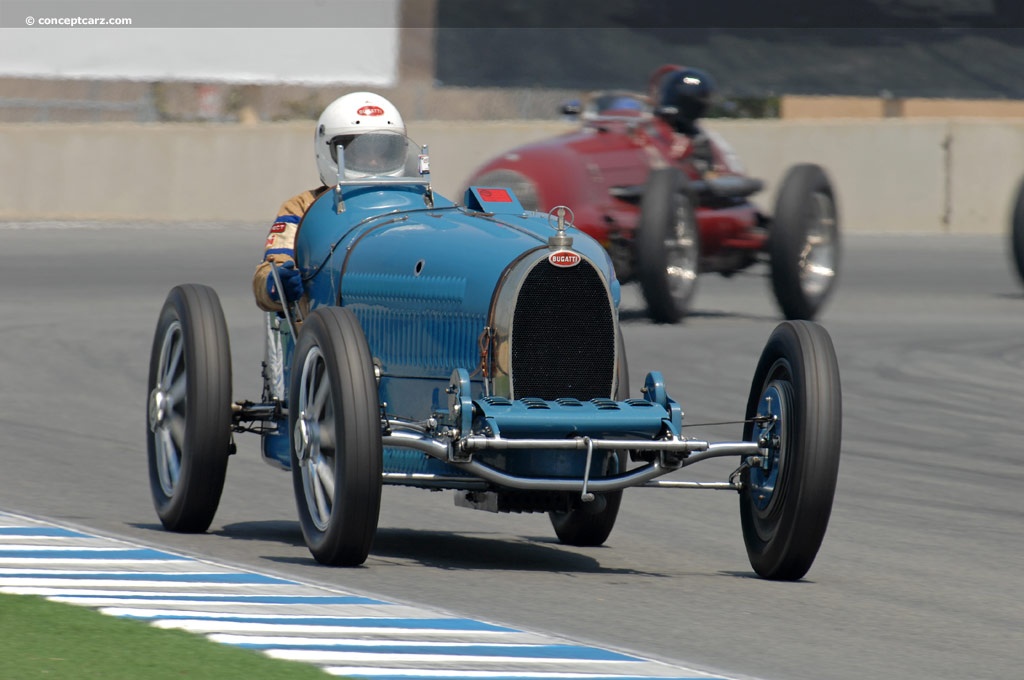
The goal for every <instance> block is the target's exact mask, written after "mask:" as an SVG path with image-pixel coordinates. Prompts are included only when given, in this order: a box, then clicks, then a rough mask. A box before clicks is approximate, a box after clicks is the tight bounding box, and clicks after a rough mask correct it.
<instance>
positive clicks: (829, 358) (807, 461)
mask: <svg viewBox="0 0 1024 680" xmlns="http://www.w3.org/2000/svg"><path fill="white" fill-rule="evenodd" d="M769 398H770V401H769ZM769 412H770V413H771V414H774V415H776V416H778V420H777V421H776V423H775V424H774V425H773V426H772V427H770V428H769V429H768V430H762V428H761V427H760V426H757V427H755V425H754V424H753V423H752V422H750V419H751V418H753V417H755V416H756V415H758V414H768V413H769ZM746 418H747V421H748V422H747V423H746V425H745V426H744V430H743V439H744V440H745V441H757V440H758V439H759V438H760V436H761V435H764V434H767V436H768V437H769V439H770V440H774V442H773V444H772V445H771V446H769V449H768V455H767V456H765V460H766V463H765V464H764V465H759V464H758V463H756V462H753V461H751V460H750V459H747V460H746V461H745V462H747V463H750V466H749V467H745V468H744V470H743V472H742V473H741V475H740V479H741V481H742V484H743V488H742V490H741V491H740V520H741V524H742V526H743V540H744V543H745V544H746V548H747V556H748V558H749V559H750V565H751V566H752V567H753V568H754V571H756V572H757V573H758V574H759V575H760V576H762V577H764V578H766V579H771V580H777V581H795V580H797V579H800V578H803V576H804V575H805V574H806V573H807V570H808V569H810V568H811V564H812V563H813V562H814V558H815V556H816V555H817V553H818V549H819V548H820V547H821V542H822V540H823V539H824V537H825V530H826V528H827V527H828V519H829V515H830V514H831V511H832V499H833V497H834V495H835V488H836V477H837V475H838V473H839V449H840V443H841V440H842V393H841V390H840V384H839V365H838V362H837V360H836V354H835V349H834V347H833V345H832V340H831V338H830V337H829V335H828V333H827V332H826V331H825V329H824V328H822V327H821V326H819V325H818V324H816V323H813V322H811V321H786V322H783V323H781V324H779V325H778V326H777V327H776V328H775V330H774V331H773V332H772V334H771V337H769V339H768V342H767V344H766V345H765V347H764V350H763V352H762V353H761V359H760V361H759V362H758V364H757V370H756V371H755V373H754V379H753V382H752V383H751V386H750V397H749V399H748V401H747V411H746ZM775 437H777V439H774V438H775Z"/></svg>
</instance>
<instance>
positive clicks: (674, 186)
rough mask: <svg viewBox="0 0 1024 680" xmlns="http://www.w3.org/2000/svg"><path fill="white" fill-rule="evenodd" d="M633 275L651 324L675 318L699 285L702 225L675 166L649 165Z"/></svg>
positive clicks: (666, 321) (635, 244)
mask: <svg viewBox="0 0 1024 680" xmlns="http://www.w3.org/2000/svg"><path fill="white" fill-rule="evenodd" d="M633 247H634V248H635V252H636V268H635V271H636V278H637V280H638V281H639V282H640V289H641V290H642V291H643V294H644V299H645V300H646V301H647V314H648V316H650V317H651V320H653V321H654V322H655V323H676V322H678V321H679V320H680V319H682V318H683V317H684V316H686V312H687V311H688V310H689V308H690V300H691V298H693V294H694V292H695V291H696V289H697V274H698V271H699V263H700V229H699V227H698V224H697V212H696V209H695V208H694V199H693V195H692V192H691V191H690V190H689V187H688V186H687V183H686V180H685V179H684V178H683V175H682V173H681V172H679V170H677V169H675V168H660V169H657V170H652V171H651V174H650V177H648V179H647V186H646V187H645V188H644V195H643V198H642V199H641V200H640V222H639V225H638V226H637V231H636V236H635V237H634V244H633Z"/></svg>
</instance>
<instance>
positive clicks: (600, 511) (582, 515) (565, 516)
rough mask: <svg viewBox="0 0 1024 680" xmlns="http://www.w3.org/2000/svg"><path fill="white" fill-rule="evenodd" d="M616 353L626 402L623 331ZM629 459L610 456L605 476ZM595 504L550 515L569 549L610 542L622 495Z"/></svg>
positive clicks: (620, 398)
mask: <svg viewBox="0 0 1024 680" xmlns="http://www.w3.org/2000/svg"><path fill="white" fill-rule="evenodd" d="M615 352H616V354H617V355H618V357H619V368H618V376H617V383H618V388H617V390H616V395H615V398H616V400H617V401H623V400H625V399H628V398H629V367H628V365H627V363H626V346H625V344H624V343H623V340H622V331H621V330H620V331H619V332H618V336H617V338H616V341H615ZM628 459H629V455H628V453H627V452H626V451H613V452H611V453H609V454H607V457H606V458H605V460H604V465H603V469H602V474H603V475H609V474H616V473H619V472H623V471H624V470H625V469H626V461H627V460H628ZM595 496H597V497H596V498H595V499H594V500H593V501H590V502H588V503H581V504H580V506H579V507H576V508H574V509H572V510H569V511H568V512H551V513H548V516H549V517H550V518H551V526H553V527H554V528H555V535H556V536H558V540H559V541H561V542H562V543H565V544H566V545H576V546H598V545H602V544H604V542H605V541H606V540H608V536H609V535H610V534H611V533H612V529H613V528H614V527H615V520H616V518H617V517H618V516H619V506H620V505H621V503H622V491H612V492H611V493H603V494H595Z"/></svg>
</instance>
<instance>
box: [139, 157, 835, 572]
mask: <svg viewBox="0 0 1024 680" xmlns="http://www.w3.org/2000/svg"><path fill="white" fill-rule="evenodd" d="M404 142H405V143H407V144H408V148H409V152H410V162H409V163H407V168H408V169H407V170H406V171H405V173H404V174H403V176H399V177H391V176H388V177H370V178H365V177H364V178H361V179H358V180H346V179H344V177H345V172H344V168H345V164H344V157H345V155H347V154H348V153H349V152H350V151H352V150H351V149H346V150H345V152H344V153H343V154H342V157H341V158H340V159H339V167H340V168H342V170H341V171H339V181H338V185H337V187H336V188H335V189H334V191H329V192H326V193H325V194H323V195H322V196H321V197H320V198H319V199H318V200H317V201H316V202H315V203H314V204H313V206H312V207H311V208H310V209H309V211H308V212H307V213H306V215H305V217H304V218H303V220H302V222H301V224H300V226H299V230H298V235H297V240H296V263H297V266H298V267H299V269H300V270H301V272H302V275H303V280H304V283H305V288H306V291H307V297H306V298H305V299H303V300H302V301H300V303H299V304H296V305H290V306H289V307H288V308H287V309H286V310H285V312H284V313H278V314H275V313H267V314H266V316H265V323H264V327H265V331H266V355H265V359H264V361H263V385H264V388H263V394H262V396H261V398H260V399H259V400H240V401H233V400H232V394H231V391H232V386H231V353H230V346H229V340H228V333H227V325H226V322H225V318H224V313H223V310H222V308H221V305H220V301H219V298H218V296H217V294H216V292H215V291H214V290H213V289H212V288H210V287H207V286H203V285H196V284H184V285H179V286H176V287H175V288H173V289H172V290H171V291H170V293H169V294H168V296H167V299H166V301H165V303H164V306H163V308H162V310H161V313H160V317H159V321H158V323H157V327H156V333H155V337H154V341H153V348H152V354H151V362H150V371H149V385H148V387H149V397H148V428H147V440H148V441H147V443H148V458H149V471H150V475H149V476H150V486H151V490H152V495H153V500H154V504H155V506H156V511H157V514H158V516H159V517H160V520H161V522H162V523H163V525H164V526H165V527H166V528H167V529H168V530H171V531H179V532H202V531H205V530H206V529H207V528H208V527H209V526H210V524H211V522H212V521H213V517H214V514H215V513H216V510H217V506H218V503H219V501H220V496H221V492H222V489H223V485H224V479H225V475H226V470H227V461H228V457H229V456H230V455H231V454H232V453H234V451H235V445H234V439H233V437H234V434H235V433H242V432H250V433H256V434H258V435H259V436H260V437H261V445H262V449H261V450H262V455H263V457H264V459H265V460H266V461H267V462H269V463H271V464H272V465H274V466H275V467H278V468H281V469H285V470H290V472H291V475H292V479H293V483H294V484H293V485H294V492H295V499H296V504H297V506H298V515H299V520H300V524H301V526H302V532H303V535H304V537H305V541H306V544H307V546H308V547H309V550H310V552H311V553H312V555H313V557H314V558H315V559H316V560H317V561H319V562H321V563H324V564H330V565H358V564H361V563H363V562H364V561H365V560H366V558H367V556H368V554H369V551H370V549H371V546H372V543H373V539H374V534H375V532H376V529H377V521H378V512H379V508H380V499H381V488H382V485H383V484H393V485H404V486H413V487H420V488H427V489H448V490H453V491H454V493H455V501H456V504H457V505H462V506H466V507H470V508H476V509H482V510H489V511H492V512H544V513H547V514H548V515H549V517H550V520H551V523H552V525H553V527H554V531H555V533H556V535H557V536H558V538H559V539H560V540H561V541H562V542H564V543H566V544H570V545H577V546H596V545H600V544H602V543H603V542H604V541H605V540H606V539H607V537H608V535H609V533H610V532H611V531H612V527H613V525H614V523H615V519H616V515H617V514H618V510H619V504H620V501H621V498H622V492H623V490H624V489H626V488H628V487H645V488H649V487H656V488H666V487H670V488H698V487H699V488H708V487H711V488H717V489H724V490H731V491H733V492H737V493H738V495H739V499H740V515H741V520H742V530H743V536H744V540H745V543H746V547H747V552H748V556H749V559H750V563H751V565H752V566H753V568H754V570H755V571H756V572H757V573H758V574H759V575H761V576H762V577H764V578H768V579H777V580H794V579H799V578H801V577H803V575H804V574H805V573H806V572H807V570H808V569H809V568H810V566H811V564H812V562H813V561H814V558H815V555H816V554H817V552H818V549H819V547H820V545H821V542H822V539H823V537H824V535H825V531H826V527H827V524H828V517H829V513H830V510H831V506H832V499H833V495H834V490H835V484H836V475H837V472H838V466H839V449H840V439H841V434H840V425H841V394H840V384H839V372H838V365H837V361H836V355H835V351H834V349H833V345H832V341H831V339H830V337H829V335H828V333H827V332H826V331H825V330H824V328H822V327H821V326H819V325H817V324H815V323H813V322H810V321H786V322H783V323H781V324H780V325H779V326H777V327H776V329H775V330H774V332H773V333H772V334H771V336H770V337H769V339H768V342H767V344H766V345H765V347H764V350H763V352H762V355H761V358H760V361H759V363H758V365H757V368H756V370H755V373H754V376H753V381H752V384H751V388H750V396H749V399H748V401H747V404H746V410H745V414H744V416H743V420H742V423H743V437H742V439H741V440H739V441H730V442H710V441H704V440H702V439H697V438H691V437H688V436H685V435H684V434H683V430H682V427H683V422H682V420H683V417H682V411H681V408H680V406H679V404H677V403H676V402H675V401H674V400H673V399H672V398H671V397H670V396H669V394H668V391H667V388H666V386H665V384H664V381H663V379H662V377H661V375H660V374H659V373H657V372H651V373H648V374H647V376H646V378H645V380H644V387H643V389H642V394H641V395H640V396H639V397H631V396H630V395H629V393H628V392H629V377H628V369H627V366H626V355H625V351H624V347H623V339H622V332H621V329H620V327H619V319H618V303H619V283H618V281H617V279H616V276H615V271H614V269H613V267H612V263H611V261H610V260H609V258H608V255H607V254H606V252H605V250H604V249H603V248H602V247H601V245H600V244H599V243H598V242H597V241H595V240H593V239H592V238H590V237H589V236H587V235H585V234H584V233H582V232H580V231H579V230H577V229H575V228H574V227H573V225H572V218H573V214H572V211H571V210H570V209H569V208H568V207H565V206H558V207H555V208H553V209H552V210H551V211H550V212H549V213H547V214H545V213H538V212H531V211H527V210H524V209H523V207H522V206H521V205H520V203H519V201H518V200H517V198H516V196H515V195H514V193H513V192H512V191H511V190H509V189H507V188H502V187H471V188H470V189H469V190H468V191H467V192H466V195H465V197H464V200H463V204H461V205H460V204H457V203H454V202H452V201H451V200H449V199H447V198H445V197H443V196H440V195H438V194H436V193H434V191H433V190H432V189H431V184H430V175H429V161H428V158H427V149H426V147H422V148H421V147H419V146H417V145H415V144H413V143H412V142H411V141H408V140H404ZM356 143H358V140H357V141H356V142H353V144H356ZM274 275H275V276H276V275H277V274H276V271H275V272H274ZM278 286H279V289H280V281H278ZM722 456H728V457H732V458H735V459H736V467H735V469H734V471H733V472H732V474H730V475H729V476H728V478H727V479H725V480H723V481H722V482H720V483H713V484H709V483H705V482H687V481H679V480H676V479H671V480H664V479H659V478H661V477H663V476H664V475H667V474H669V473H672V472H675V471H678V470H679V469H681V468H683V467H686V466H689V465H692V464H694V463H696V462H698V461H701V460H705V459H708V458H715V457H722Z"/></svg>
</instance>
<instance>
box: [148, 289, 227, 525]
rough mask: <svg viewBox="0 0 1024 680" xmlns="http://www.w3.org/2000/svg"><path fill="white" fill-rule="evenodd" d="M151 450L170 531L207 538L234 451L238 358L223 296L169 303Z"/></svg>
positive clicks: (155, 383)
mask: <svg viewBox="0 0 1024 680" xmlns="http://www.w3.org/2000/svg"><path fill="white" fill-rule="evenodd" d="M147 414H148V424H149V427H148V428H147V432H146V443H147V449H148V459H149V483H150V491H151V492H152V496H153V505H154V506H155V507H156V512H157V516H159V518H160V521H161V523H162V524H163V525H164V527H165V528H167V529H169V530H170V531H181V532H202V531H206V530H207V529H208V528H209V526H210V523H211V522H213V517H214V515H215V514H216V512H217V506H218V505H219V504H220V497H221V492H222V491H223V489H224V478H225V475H226V473H227V465H228V455H229V454H230V451H231V350H230V348H229V342H228V331H227V323H226V322H225V320H224V312H223V311H222V309H221V306H220V299H219V298H218V297H217V293H216V292H215V291H214V290H213V289H212V288H209V287H208V286H200V285H191V284H189V285H182V286H176V287H175V288H174V289H172V290H171V292H170V293H169V294H168V295H167V300H166V301H165V302H164V306H163V309H162V310H161V312H160V320H159V321H158V322H157V327H156V334H155V336H154V338H153V350H152V353H151V355H150V363H149V399H148V402H147Z"/></svg>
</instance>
